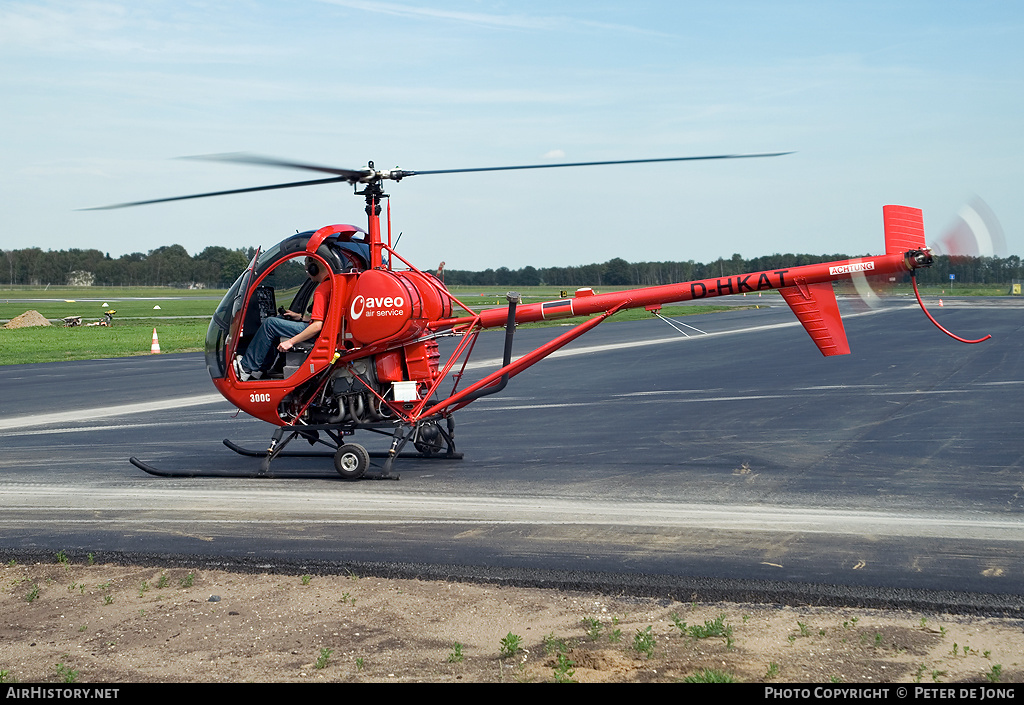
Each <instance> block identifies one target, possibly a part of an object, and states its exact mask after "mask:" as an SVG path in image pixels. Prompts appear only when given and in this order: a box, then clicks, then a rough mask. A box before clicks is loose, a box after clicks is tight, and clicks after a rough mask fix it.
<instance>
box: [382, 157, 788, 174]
mask: <svg viewBox="0 0 1024 705" xmlns="http://www.w3.org/2000/svg"><path fill="white" fill-rule="evenodd" d="M786 154H793V152H766V153H763V154H718V155H713V156H705V157H668V158H663V159H621V160H617V161H607V162H572V163H562V164H523V165H520V166H482V167H476V168H470V169H435V170H432V171H407V170H406V171H403V172H402V174H403V176H418V175H420V174H460V173H465V172H472V171H512V170H515V169H556V168H558V167H566V166H609V165H613V164H653V163H655V162H695V161H702V160H708V159H756V158H759V157H781V156H783V155H786Z"/></svg>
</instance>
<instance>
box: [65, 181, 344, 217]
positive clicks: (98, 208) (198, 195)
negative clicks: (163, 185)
mask: <svg viewBox="0 0 1024 705" xmlns="http://www.w3.org/2000/svg"><path fill="white" fill-rule="evenodd" d="M348 180H349V179H347V178H346V177H344V176H335V177H332V178H330V179H313V180H312V181H293V182H291V183H287V184H271V185H270V186H252V187H250V188H236V189H231V190H228V191H211V192H210V193H193V194H190V195H188V196H172V197H171V198H154V199H152V200H149V201H132V202H131V203H115V204H113V205H111V206H96V207H94V208H79V209H78V210H83V211H109V210H114V209H116V208H129V207H131V206H148V205H150V204H151V203H167V202H168V201H187V200H189V199H191V198H206V197H208V196H227V195H230V194H233V193H252V192H253V191H273V190H275V189H280V188H294V187H296V186H313V185H315V184H336V183H338V182H344V181H348Z"/></svg>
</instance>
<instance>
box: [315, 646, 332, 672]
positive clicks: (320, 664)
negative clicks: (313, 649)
mask: <svg viewBox="0 0 1024 705" xmlns="http://www.w3.org/2000/svg"><path fill="white" fill-rule="evenodd" d="M333 653H334V649H328V648H327V647H326V646H325V647H324V648H322V649H320V655H319V656H317V658H316V663H315V664H313V666H314V667H316V668H318V669H323V668H327V664H328V663H329V662H330V660H331V654H333Z"/></svg>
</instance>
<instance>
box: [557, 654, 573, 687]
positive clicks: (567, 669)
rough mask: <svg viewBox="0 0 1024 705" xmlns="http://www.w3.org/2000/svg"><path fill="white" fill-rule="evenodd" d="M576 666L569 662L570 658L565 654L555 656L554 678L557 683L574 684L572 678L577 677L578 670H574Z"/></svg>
mask: <svg viewBox="0 0 1024 705" xmlns="http://www.w3.org/2000/svg"><path fill="white" fill-rule="evenodd" d="M575 665H576V664H575V663H573V662H572V661H570V660H569V657H568V656H566V655H565V654H563V653H559V654H558V655H557V656H555V667H554V674H553V675H554V678H555V683H574V682H575V681H573V679H572V677H573V676H575V675H576V669H574V668H573V666H575Z"/></svg>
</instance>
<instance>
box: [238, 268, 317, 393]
mask: <svg viewBox="0 0 1024 705" xmlns="http://www.w3.org/2000/svg"><path fill="white" fill-rule="evenodd" d="M306 274H307V275H308V276H309V278H310V279H312V280H313V281H315V282H319V283H320V286H318V287H317V288H316V291H315V292H313V308H312V310H311V311H310V313H309V315H308V316H303V315H302V314H301V313H296V312H295V311H288V310H286V311H285V312H284V313H282V314H281V316H273V317H271V318H267V319H264V321H263V324H262V325H260V328H259V330H257V331H256V335H255V336H253V339H252V341H250V342H249V349H248V350H246V351H245V355H244V356H242V355H239V356H237V357H236V358H235V374H236V375H238V379H239V380H241V381H242V382H245V381H248V380H249V379H250V378H254V379H259V378H260V377H261V376H263V372H264V371H265V370H266V369H267V368H269V367H270V365H272V364H273V361H274V356H272V355H270V354H269V353H270V351H271V348H272V347H274V343H275V342H277V341H278V339H279V338H285V340H282V341H280V342H278V343H277V346H276V347H277V349H278V350H279V351H280V352H288V351H289V350H291V349H292V348H293V347H295V345H296V344H298V343H301V342H302V341H304V340H312V339H314V338H316V336H318V335H319V334H320V329H321V328H323V326H324V318H325V317H326V316H327V304H328V302H329V301H330V300H331V277H330V270H328V269H327V268H326V267H325V266H324V265H323V264H321V263H319V262H317V261H316V260H314V259H312V258H309V257H307V258H306Z"/></svg>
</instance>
